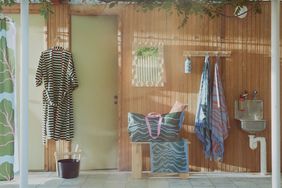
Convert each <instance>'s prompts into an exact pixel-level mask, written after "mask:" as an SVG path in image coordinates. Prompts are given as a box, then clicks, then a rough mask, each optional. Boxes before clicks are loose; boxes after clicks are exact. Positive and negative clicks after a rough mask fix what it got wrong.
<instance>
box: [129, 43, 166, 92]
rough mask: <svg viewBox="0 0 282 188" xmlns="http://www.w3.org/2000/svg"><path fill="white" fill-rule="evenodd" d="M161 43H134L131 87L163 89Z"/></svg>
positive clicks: (163, 67) (162, 53)
mask: <svg viewBox="0 0 282 188" xmlns="http://www.w3.org/2000/svg"><path fill="white" fill-rule="evenodd" d="M163 46H164V45H163V43H153V42H141V41H138V42H136V41H134V43H133V62H132V85H133V86H135V87H163V86H164V83H165V66H164V47H163Z"/></svg>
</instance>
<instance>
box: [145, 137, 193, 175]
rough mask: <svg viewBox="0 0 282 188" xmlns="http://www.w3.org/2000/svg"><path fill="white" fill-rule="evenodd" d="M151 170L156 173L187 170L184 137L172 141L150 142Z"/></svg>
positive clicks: (186, 152) (186, 146) (186, 147)
mask: <svg viewBox="0 0 282 188" xmlns="http://www.w3.org/2000/svg"><path fill="white" fill-rule="evenodd" d="M150 158H151V171H152V172H158V173H171V172H175V173H180V172H181V173H185V172H188V170H189V169H188V166H189V165H188V164H189V162H188V144H187V141H186V140H184V139H181V140H178V141H174V142H150Z"/></svg>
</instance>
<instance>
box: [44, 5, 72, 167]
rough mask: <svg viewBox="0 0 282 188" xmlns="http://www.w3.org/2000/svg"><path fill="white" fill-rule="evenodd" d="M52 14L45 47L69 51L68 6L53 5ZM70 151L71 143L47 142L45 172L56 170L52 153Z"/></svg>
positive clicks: (48, 21)
mask: <svg viewBox="0 0 282 188" xmlns="http://www.w3.org/2000/svg"><path fill="white" fill-rule="evenodd" d="M53 9H54V10H53V14H50V15H49V18H48V20H47V22H46V24H47V31H46V34H47V38H46V40H47V47H48V48H51V47H53V46H62V47H63V48H65V49H67V50H70V49H71V45H70V37H71V36H70V14H69V12H70V6H69V5H68V4H61V5H54V6H53ZM70 151H71V142H68V141H64V140H59V141H56V142H55V141H54V140H48V141H47V143H46V144H45V145H44V153H45V154H44V156H45V158H44V167H45V170H46V171H55V170H56V161H55V157H54V152H57V153H58V154H61V153H64V152H70Z"/></svg>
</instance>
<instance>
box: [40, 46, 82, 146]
mask: <svg viewBox="0 0 282 188" xmlns="http://www.w3.org/2000/svg"><path fill="white" fill-rule="evenodd" d="M35 80H36V86H39V85H41V84H42V82H43V81H44V90H43V109H44V120H43V126H42V137H43V142H44V143H46V139H54V140H59V139H60V140H67V141H70V140H71V139H72V138H73V136H74V119H73V102H72V91H73V90H74V89H75V88H76V87H78V81H77V77H76V73H75V69H74V64H73V60H72V54H71V53H70V52H69V51H67V50H64V49H63V48H62V47H58V46H56V47H53V48H52V49H48V50H46V51H44V52H42V53H41V57H40V61H39V65H38V68H37V72H36V78H35Z"/></svg>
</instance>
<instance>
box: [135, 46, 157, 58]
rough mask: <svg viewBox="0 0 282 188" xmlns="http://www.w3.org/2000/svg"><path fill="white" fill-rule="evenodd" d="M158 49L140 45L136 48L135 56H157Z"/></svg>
mask: <svg viewBox="0 0 282 188" xmlns="http://www.w3.org/2000/svg"><path fill="white" fill-rule="evenodd" d="M158 55H159V49H158V48H157V47H142V48H138V49H137V50H136V56H137V57H157V56H158Z"/></svg>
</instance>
